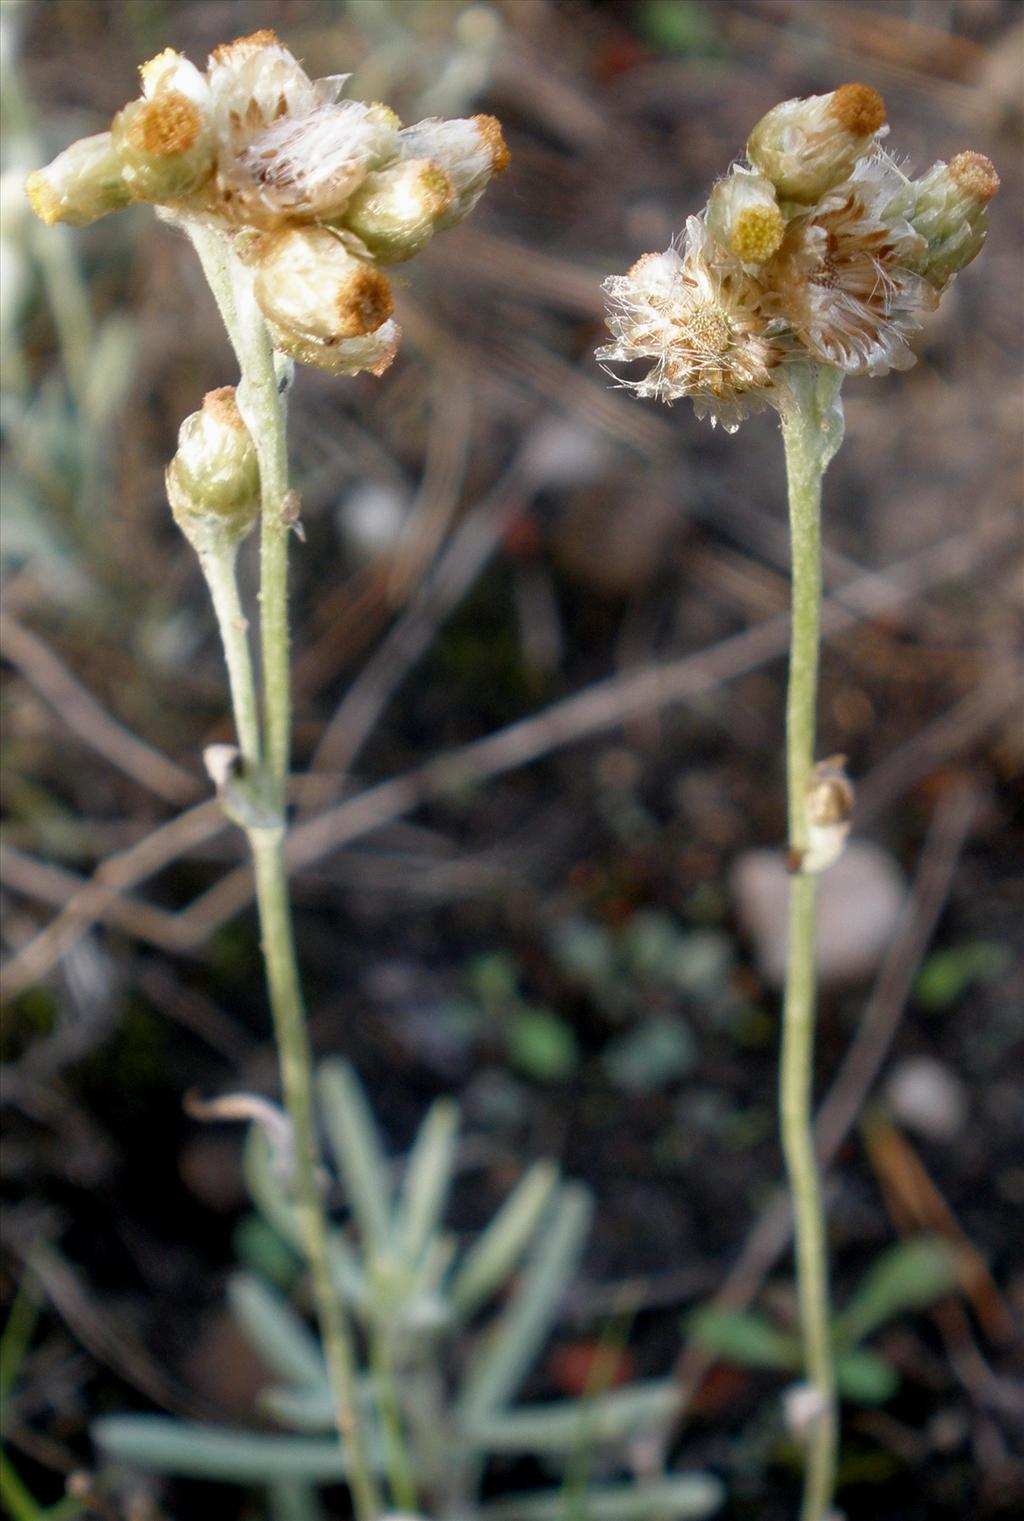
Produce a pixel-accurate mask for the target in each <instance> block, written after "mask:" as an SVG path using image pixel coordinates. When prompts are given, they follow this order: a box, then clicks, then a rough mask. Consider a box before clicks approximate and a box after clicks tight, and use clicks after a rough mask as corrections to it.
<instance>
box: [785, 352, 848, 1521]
mask: <svg viewBox="0 0 1024 1521" xmlns="http://www.w3.org/2000/svg"><path fill="white" fill-rule="evenodd" d="M805 378H806V379H807V380H808V383H807V384H805V385H797V386H794V394H795V398H796V399H795V401H794V404H793V405H792V406H791V407H789V408H788V409H787V410H786V411H784V412H783V414H782V434H783V440H784V443H785V449H786V475H787V481H788V487H789V519H790V534H791V542H792V565H793V570H792V586H793V589H792V624H791V632H790V658H789V690H788V695H787V701H786V781H787V796H788V810H789V846H790V853H791V855H790V859H791V862H792V864H793V866H794V868H795V870H794V875H793V878H792V882H791V886H790V899H789V948H788V958H787V964H786V990H785V1002H784V1013H783V1033H782V1053H781V1059H780V1083H779V1105H780V1111H781V1128H782V1148H783V1153H784V1156H785V1161H786V1170H787V1173H788V1177H789V1187H790V1193H791V1196H792V1201H793V1217H794V1228H795V1237H796V1269H797V1292H798V1298H799V1312H800V1334H801V1341H802V1344H803V1352H804V1368H805V1374H806V1377H807V1380H808V1382H809V1384H810V1385H811V1387H812V1388H813V1389H814V1391H815V1393H816V1395H817V1397H818V1405H819V1410H818V1413H817V1415H816V1417H815V1419H814V1421H813V1423H812V1425H811V1427H810V1433H809V1436H808V1445H807V1464H806V1473H805V1479H804V1497H803V1505H802V1509H801V1521H823V1518H824V1517H825V1516H826V1514H827V1512H828V1510H829V1506H830V1504H831V1501H832V1493H833V1489H834V1486H835V1467H836V1449H837V1442H838V1415H837V1402H836V1390H835V1370H834V1367H833V1357H832V1338H831V1323H830V1316H829V1292H828V1250H827V1243H826V1238H825V1217H824V1209H823V1206H822V1190H821V1178H820V1175H819V1171H818V1162H817V1157H816V1155H815V1150H814V1133H813V1129H812V1122H811V1111H812V1101H813V1075H814V1015H815V932H816V915H815V897H816V892H815V889H816V883H815V879H814V877H813V876H810V875H808V874H806V873H803V872H801V871H800V870H799V861H800V858H801V856H802V854H803V852H804V851H805V850H806V847H807V817H806V807H805V805H806V796H807V782H808V777H809V775H810V771H811V767H812V766H813V764H814V737H815V710H816V702H817V687H818V649H819V643H820V617H821V478H822V475H823V473H824V469H825V466H826V464H827V463H828V458H829V457H830V454H829V453H828V452H827V447H826V442H825V439H824V438H823V436H822V433H823V429H822V418H821V414H820V410H819V402H820V398H819V397H818V396H817V395H816V394H815V387H814V384H813V377H810V378H808V377H805ZM833 399H834V398H833Z"/></svg>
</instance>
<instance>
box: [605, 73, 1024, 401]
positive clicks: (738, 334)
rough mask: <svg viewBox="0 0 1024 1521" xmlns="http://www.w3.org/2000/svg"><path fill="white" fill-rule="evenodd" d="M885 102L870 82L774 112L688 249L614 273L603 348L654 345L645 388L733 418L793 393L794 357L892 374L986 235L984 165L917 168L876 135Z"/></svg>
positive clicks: (692, 230)
mask: <svg viewBox="0 0 1024 1521" xmlns="http://www.w3.org/2000/svg"><path fill="white" fill-rule="evenodd" d="M884 123H885V105H884V102H883V101H882V98H881V96H880V95H879V94H878V92H877V91H876V90H874V89H872V88H871V87H870V86H869V85H861V84H846V85H841V86H840V87H839V88H838V89H837V90H833V91H832V93H831V94H830V95H816V96H812V97H810V98H809V99H807V100H789V101H784V102H783V103H782V104H781V105H779V106H776V107H775V108H774V109H773V110H772V111H769V112H768V114H767V116H765V117H763V118H762V120H761V121H760V122H759V123H758V124H757V126H756V127H755V128H754V131H753V132H752V133H751V135H750V140H749V142H748V145H747V152H748V155H749V157H750V160H751V163H752V165H753V167H752V168H751V167H748V166H746V165H737V166H736V167H734V168H733V169H732V170H731V172H730V173H729V174H728V175H727V176H726V178H724V179H722V180H719V182H718V183H717V184H716V185H715V186H714V188H713V189H712V191H711V195H710V198H709V201H708V205H707V208H706V211H705V213H704V215H703V216H702V217H690V218H689V220H688V222H687V224H686V226H687V231H686V237H685V240H684V243H683V245H682V247H681V249H677V248H675V247H673V248H671V249H669V250H668V251H667V252H666V253H664V254H647V255H645V256H644V257H643V258H642V259H640V260H638V261H637V263H636V264H634V265H633V267H632V269H631V270H630V271H629V272H628V274H626V275H617V276H613V277H612V278H611V279H610V280H608V281H606V282H605V290H606V291H607V292H608V294H609V296H610V298H611V300H610V304H609V316H608V326H609V328H610V330H611V333H612V337H613V339H614V342H613V343H611V344H608V345H606V346H605V347H604V348H601V349H599V350H598V355H597V357H598V359H600V360H602V361H604V362H608V361H616V362H620V361H629V360H641V359H648V360H650V359H653V360H654V365H653V367H652V368H651V369H650V370H649V371H648V373H647V375H646V376H644V377H643V378H642V379H641V380H639V381H625V382H623V383H624V384H627V385H630V386H631V388H632V389H633V390H635V391H636V393H637V394H638V395H640V396H651V397H656V398H658V399H659V400H661V401H667V402H672V401H676V400H677V399H678V398H679V397H681V396H689V397H690V398H691V399H692V400H693V402H694V406H695V409H696V411H697V415H698V416H700V417H704V416H707V417H710V418H711V420H712V422H713V423H714V422H721V423H722V424H723V426H725V427H727V428H728V429H729V430H730V431H732V430H733V429H734V428H735V427H736V426H737V425H738V423H739V422H740V421H741V420H742V418H744V417H745V416H746V415H747V414H748V413H749V412H753V411H756V410H758V409H759V408H761V407H763V406H764V405H766V404H771V405H773V406H776V407H779V408H783V407H785V406H787V405H788V404H789V400H790V398H791V395H792V393H793V388H792V384H791V383H790V382H789V381H787V378H786V376H787V371H786V368H785V367H786V366H788V365H791V364H794V363H797V364H799V363H801V362H802V363H804V364H806V363H808V362H810V363H816V364H821V365H826V366H829V367H830V368H832V369H834V370H836V371H839V372H840V373H841V374H850V375H858V374H868V375H884V374H886V372H887V371H889V370H891V369H897V370H899V369H907V368H909V366H910V365H912V364H913V363H914V354H913V351H912V350H911V348H910V342H909V340H910V339H911V337H912V336H913V334H914V333H915V332H916V331H917V330H918V328H919V326H920V320H919V319H920V316H921V314H922V313H924V312H927V311H929V310H931V309H932V308H933V307H934V306H935V304H936V301H937V299H938V294H939V293H940V292H941V291H942V290H943V288H944V287H945V286H946V285H947V284H948V283H949V281H950V280H951V279H952V278H953V276H954V275H955V274H956V273H957V272H958V271H959V270H961V269H963V268H964V266H965V265H966V264H968V263H969V262H970V260H971V259H973V258H974V257H975V256H976V254H977V253H978V252H979V250H980V249H981V246H982V244H983V243H984V240H985V234H986V229H987V220H988V213H987V205H988V201H989V200H990V199H991V198H992V196H993V195H994V194H995V192H996V190H997V189H998V188H999V178H998V176H997V175H996V172H995V170H994V169H993V167H992V165H991V163H990V162H989V160H988V159H987V158H985V157H984V155H982V154H980V153H961V154H958V155H957V156H956V158H954V159H953V160H952V162H951V163H950V164H948V165H946V164H936V165H935V166H934V167H933V168H932V169H931V170H929V171H928V173H927V174H926V175H924V176H923V177H922V178H921V179H919V180H911V179H909V178H908V177H907V176H906V174H904V173H903V171H902V170H901V169H900V168H899V167H898V166H897V165H896V164H895V163H894V162H893V161H892V160H891V159H890V158H889V157H887V155H886V154H884V153H883V152H882V150H881V148H880V147H879V146H878V141H877V139H878V137H879V136H880V135H881V132H882V129H883V127H884Z"/></svg>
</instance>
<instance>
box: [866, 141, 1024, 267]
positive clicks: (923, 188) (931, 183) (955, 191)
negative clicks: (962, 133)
mask: <svg viewBox="0 0 1024 1521" xmlns="http://www.w3.org/2000/svg"><path fill="white" fill-rule="evenodd" d="M998 189H999V176H998V174H997V173H996V171H995V168H994V166H993V164H992V161H991V159H988V158H986V157H985V155H984V154H983V153H958V154H957V155H956V157H955V158H953V159H951V160H950V161H949V163H948V164H943V163H939V164H933V165H932V167H931V168H930V169H929V170H928V173H927V174H924V175H922V176H921V178H920V179H919V180H911V181H910V182H909V184H907V186H906V187H905V188H904V189H903V190H902V191H901V192H900V193H899V194H898V195H897V197H896V199H895V200H894V201H893V202H892V203H891V204H890V205H889V206H888V207H887V208H886V214H887V215H889V216H892V215H894V214H898V215H900V216H904V217H906V219H907V221H908V222H909V223H910V225H911V226H912V227H913V228H914V231H915V232H918V233H920V235H921V237H923V238H924V239H925V241H926V243H927V249H926V251H925V252H924V253H923V254H922V256H921V258H920V259H919V260H918V261H917V263H916V266H915V269H916V273H918V274H921V275H923V276H924V277H925V279H926V280H927V281H928V283H929V284H930V285H932V286H934V287H935V289H936V290H939V291H941V290H943V289H944V288H945V287H946V286H947V285H948V284H949V282H950V280H951V279H952V278H953V276H954V275H955V274H958V273H959V272H960V270H962V269H964V268H965V267H966V266H967V265H968V264H970V262H971V260H972V259H975V258H977V256H978V254H979V253H980V252H981V250H982V247H983V246H984V243H985V238H986V236H987V235H988V203H989V201H990V200H991V199H992V197H993V196H994V195H995V193H996V191H997V190H998Z"/></svg>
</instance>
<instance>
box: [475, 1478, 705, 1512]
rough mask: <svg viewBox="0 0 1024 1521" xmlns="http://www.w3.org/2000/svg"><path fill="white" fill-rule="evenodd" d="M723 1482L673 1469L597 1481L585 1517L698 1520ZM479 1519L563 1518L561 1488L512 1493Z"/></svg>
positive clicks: (487, 1508) (486, 1507)
mask: <svg viewBox="0 0 1024 1521" xmlns="http://www.w3.org/2000/svg"><path fill="white" fill-rule="evenodd" d="M724 1499H725V1487H724V1485H723V1484H722V1481H721V1480H720V1479H716V1478H715V1476H714V1474H710V1473H686V1474H677V1475H675V1476H674V1477H672V1478H668V1479H654V1480H652V1481H651V1482H650V1483H648V1484H601V1485H595V1486H594V1487H593V1488H592V1489H588V1490H587V1497H586V1501H585V1503H584V1505H583V1507H582V1511H581V1518H585V1521H699V1518H700V1517H702V1516H711V1515H714V1513H715V1511H716V1510H718V1509H719V1507H720V1506H721V1505H722V1502H723V1501H724ZM480 1518H481V1521H568V1510H567V1505H566V1496H565V1490H564V1489H549V1490H544V1491H542V1492H541V1493H540V1494H531V1495H517V1496H516V1497H514V1498H512V1499H508V1500H498V1501H496V1502H495V1503H494V1504H491V1505H484V1506H481V1509H480Z"/></svg>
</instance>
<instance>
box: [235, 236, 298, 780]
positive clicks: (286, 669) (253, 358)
mask: <svg viewBox="0 0 1024 1521" xmlns="http://www.w3.org/2000/svg"><path fill="white" fill-rule="evenodd" d="M236 270H237V274H238V280H237V282H236V284H235V287H234V294H235V308H236V316H237V324H236V332H237V345H238V361H239V364H240V366H241V370H242V384H241V386H240V388H239V394H238V404H239V408H240V410H241V412H242V416H243V417H244V418H245V421H246V424H247V426H248V429H249V432H250V434H251V435H252V441H253V444H254V445H255V448H256V458H257V460H258V461H259V467H260V496H261V514H260V649H261V654H262V665H263V703H264V710H263V711H264V731H265V732H264V738H265V740H266V750H265V759H266V766H267V774H268V780H269V781H270V784H271V787H272V790H273V792H274V794H275V795H276V799H277V802H278V806H280V807H281V808H282V809H283V807H284V801H285V789H286V785H287V781H288V767H289V761H290V755H291V724H292V693H291V668H290V665H289V649H288V537H289V534H290V532H291V522H290V520H289V516H288V505H289V498H290V493H289V490H288V446H287V434H286V428H285V413H284V405H283V402H282V398H281V388H280V383H279V377H278V373H277V370H276V369H275V366H274V351H273V349H272V348H271V346H270V337H269V334H268V333H267V327H266V323H265V322H264V321H263V318H262V316H261V314H260V310H259V307H258V306H257V305H256V302H255V299H254V297H253V295H252V290H251V285H250V283H249V281H248V275H247V272H246V271H244V270H243V269H242V267H241V266H240V265H237V264H236Z"/></svg>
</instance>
